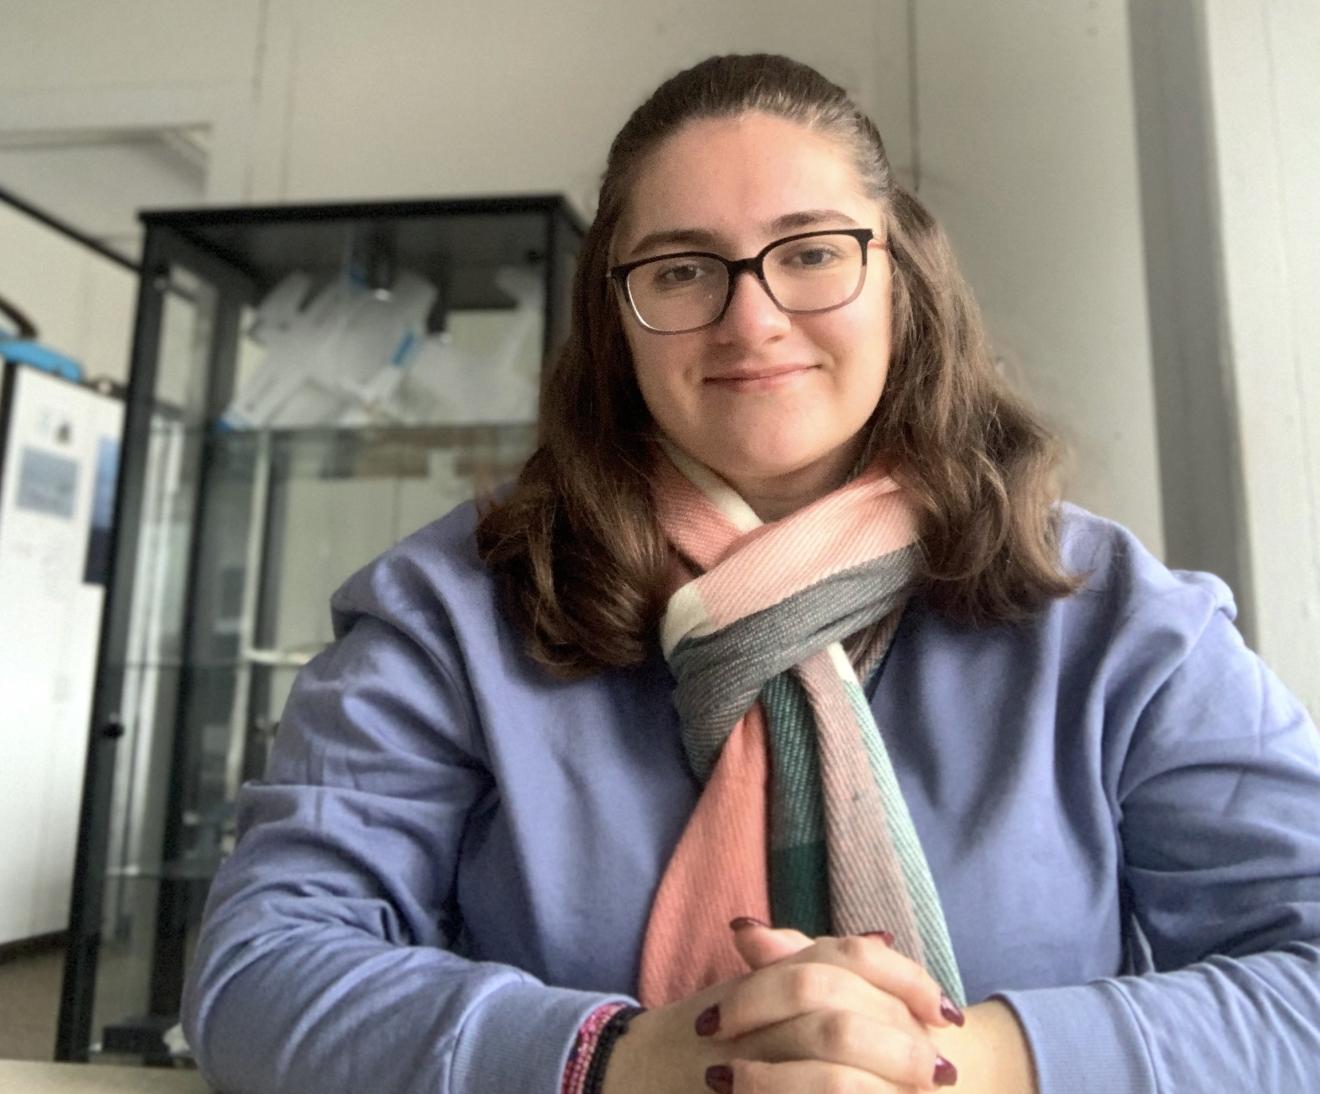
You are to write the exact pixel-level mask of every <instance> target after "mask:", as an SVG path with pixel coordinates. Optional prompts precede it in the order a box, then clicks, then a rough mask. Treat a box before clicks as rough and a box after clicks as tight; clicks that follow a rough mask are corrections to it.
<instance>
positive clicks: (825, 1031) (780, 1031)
mask: <svg viewBox="0 0 1320 1094" xmlns="http://www.w3.org/2000/svg"><path fill="white" fill-rule="evenodd" d="M729 1051H730V1052H732V1053H734V1054H736V1055H737V1056H738V1057H740V1058H750V1059H754V1060H764V1061H767V1062H769V1063H782V1062H786V1061H789V1060H818V1061H821V1062H823V1063H831V1064H840V1065H843V1066H846V1067H850V1068H856V1069H858V1070H860V1071H866V1072H870V1073H871V1074H872V1075H875V1076H876V1077H877V1078H880V1079H885V1080H887V1081H888V1082H891V1083H896V1084H898V1085H899V1086H911V1087H915V1088H918V1089H923V1090H934V1089H935V1088H936V1086H938V1085H941V1084H940V1082H939V1080H938V1078H937V1076H942V1075H943V1071H939V1072H937V1067H938V1066H939V1065H940V1061H941V1057H940V1054H939V1051H938V1049H936V1047H935V1043H934V1042H933V1041H932V1040H931V1039H930V1037H929V1036H928V1035H927V1034H926V1033H925V1032H924V1031H923V1030H922V1029H921V1027H919V1026H916V1025H915V1023H912V1024H910V1025H909V1028H906V1029H900V1028H897V1027H895V1026H892V1025H889V1024H888V1023H885V1022H879V1021H876V1020H875V1019H874V1018H872V1017H870V1016H869V1015H866V1014H863V1013H859V1012H857V1011H849V1010H826V1011H814V1012H812V1013H811V1014H806V1015H803V1016H801V1017H799V1018H793V1019H790V1020H789V1021H787V1022H781V1023H780V1024H779V1025H776V1026H769V1027H766V1028H764V1029H760V1030H757V1031H756V1032H754V1033H750V1034H748V1035H747V1036H745V1037H740V1038H738V1039H737V1040H736V1041H734V1042H732V1043H731V1044H730V1045H729ZM946 1066H947V1065H946Z"/></svg>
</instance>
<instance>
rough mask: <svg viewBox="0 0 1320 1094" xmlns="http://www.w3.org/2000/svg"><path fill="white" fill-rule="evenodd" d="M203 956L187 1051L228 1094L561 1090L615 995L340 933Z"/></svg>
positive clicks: (327, 931)
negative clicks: (597, 1017) (584, 1026)
mask: <svg viewBox="0 0 1320 1094" xmlns="http://www.w3.org/2000/svg"><path fill="white" fill-rule="evenodd" d="M252 950H264V951H265V952H264V953H261V954H260V955H259V956H255V957H254V956H253V955H252V952H251V951H252ZM244 951H247V952H244ZM199 957H200V961H199V967H198V968H197V969H196V970H195V973H194V983H192V984H191V985H190V990H189V993H188V1000H187V1003H188V1006H187V1013H186V1015H185V1025H186V1029H187V1032H188V1035H189V1038H190V1043H191V1045H192V1047H193V1049H194V1052H195V1054H196V1056H197V1058H198V1061H199V1063H200V1065H201V1067H202V1070H203V1072H204V1073H205V1074H206V1075H207V1077H208V1078H210V1079H211V1080H212V1081H213V1082H215V1083H217V1084H218V1085H219V1086H220V1088H221V1089H226V1090H228V1089H233V1090H245V1091H251V1092H253V1094H265V1092H270V1094H275V1092H279V1094H285V1092H298V1094H302V1092H307V1094H313V1092H314V1094H333V1092H335V1091H345V1092H347V1091H358V1090H365V1089H370V1090H372V1091H374V1092H377V1094H404V1092H407V1091H413V1090H436V1091H440V1090H447V1091H455V1092H460V1091H472V1092H474V1094H476V1092H480V1094H495V1092H502V1091H510V1092H512V1091H522V1090H532V1089H543V1090H554V1089H555V1088H556V1081H557V1079H558V1077H559V1075H560V1074H561V1073H562V1069H563V1057H564V1055H565V1052H566V1048H567V1046H568V1045H569V1044H570V1043H571V1042H572V1039H573V1036H574V1034H575V1032H576V1030H577V1028H578V1027H579V1025H580V1024H581V1021H582V1019H583V1018H584V1017H585V1015H586V1014H588V1013H589V1012H590V1011H591V1010H592V1009H593V1008H594V1007H595V1006H597V1005H599V1003H600V1002H601V1001H602V1000H604V999H605V998H608V997H607V996H603V995H600V994H597V993H586V992H576V991H569V990H565V989H557V988H551V987H547V986H546V985H544V984H541V983H540V982H539V981H537V980H535V979H534V978H532V977H530V976H527V975H526V974H525V973H521V972H520V971H518V970H516V969H513V968H511V967H508V966H504V965H495V964H490V963H474V962H469V961H466V960H463V959H462V958H459V957H457V956H455V955H453V954H450V953H447V952H445V951H443V950H440V949H437V948H435V947H430V946H400V945H393V944H389V943H382V942H379V941H377V940H374V939H369V938H366V937H364V936H362V935H361V933H360V932H357V931H354V930H351V929H344V928H333V927H324V928H321V929H317V930H309V931H291V932H288V934H287V936H286V937H284V938H282V939H278V938H269V939H265V940H256V939H254V940H253V943H252V946H251V947H250V948H249V947H235V948H232V949H229V952H228V954H227V955H226V954H225V953H223V952H217V951H214V950H212V951H210V952H206V951H204V952H203V953H201V954H200V955H199Z"/></svg>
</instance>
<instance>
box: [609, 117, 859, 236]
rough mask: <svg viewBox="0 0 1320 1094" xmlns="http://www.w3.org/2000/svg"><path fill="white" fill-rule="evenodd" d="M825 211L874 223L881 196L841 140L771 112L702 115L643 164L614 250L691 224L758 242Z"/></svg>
mask: <svg viewBox="0 0 1320 1094" xmlns="http://www.w3.org/2000/svg"><path fill="white" fill-rule="evenodd" d="M820 209H833V210H838V211H839V212H840V213H842V214H844V216H846V217H848V218H849V219H851V220H853V221H855V222H856V223H858V224H862V225H866V226H872V225H873V224H874V222H875V219H876V215H877V212H878V205H877V202H876V201H874V200H873V199H871V198H869V197H868V196H867V195H866V193H865V190H864V188H863V186H862V182H861V179H860V178H859V177H858V174H857V169H856V167H855V166H854V163H853V159H852V155H851V152H850V149H849V148H848V147H847V146H846V145H845V144H843V143H842V142H841V141H840V140H838V139H837V138H835V137H832V136H827V135H825V134H822V133H818V132H815V131H813V130H811V129H809V128H807V127H806V126H805V125H802V124H801V123H799V122H795V121H791V120H789V119H786V118H777V117H772V116H770V115H766V114H755V113H754V114H745V115H742V116H739V117H736V118H717V119H701V120H699V121H693V122H689V123H687V124H686V125H684V126H683V127H682V128H681V129H679V130H678V131H677V132H676V133H674V134H673V135H672V136H670V137H668V138H666V139H665V140H664V141H662V142H661V143H660V144H659V145H658V146H657V147H656V148H655V149H654V150H653V151H652V152H651V153H650V154H649V155H648V156H647V157H646V159H645V160H644V161H643V162H642V164H641V165H640V167H639V169H638V171H637V175H636V177H635V179H634V180H633V185H632V188H631V190H630V192H629V195H628V201H627V205H626V207H625V209H624V214H623V216H622V218H621V220H620V224H619V228H618V230H617V231H616V233H615V252H616V255H617V256H618V257H620V258H622V257H624V255H625V252H629V251H631V250H632V249H633V244H634V243H635V242H636V241H638V240H641V239H642V238H643V237H645V236H647V235H650V234H654V233H656V232H670V231H686V230H689V229H692V230H697V231H701V232H705V233H708V234H709V235H711V236H712V237H715V238H717V239H720V240H724V241H727V243H728V244H729V245H738V246H750V245H751V243H752V242H754V241H755V239H761V238H762V237H763V236H764V233H765V230H767V229H768V228H769V226H770V225H771V223H772V222H773V221H775V220H777V219H781V218H783V217H784V216H786V215H790V214H793V213H798V212H802V211H804V210H820ZM762 241H764V240H763V239H762Z"/></svg>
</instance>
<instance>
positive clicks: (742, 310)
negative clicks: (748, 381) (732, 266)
mask: <svg viewBox="0 0 1320 1094" xmlns="http://www.w3.org/2000/svg"><path fill="white" fill-rule="evenodd" d="M791 324H792V320H791V319H790V318H789V316H788V315H786V314H785V313H784V312H783V311H781V310H780V308H779V305H778V304H776V303H775V302H774V301H773V300H772V299H771V298H770V294H769V293H768V292H766V288H765V286H764V285H762V284H761V282H760V279H759V278H757V276H756V274H755V273H753V272H752V271H751V270H742V271H740V272H739V274H738V277H737V279H736V280H735V281H734V283H733V299H732V300H730V301H729V307H728V309H727V310H726V311H725V313H724V318H723V319H721V320H720V321H719V323H717V324H716V325H715V333H716V336H717V337H718V338H719V339H720V340H721V341H725V342H747V343H750V344H760V343H761V342H765V341H767V340H768V339H771V338H777V337H778V336H779V335H781V334H783V333H784V332H785V331H787V330H788V329H789V327H790V326H791Z"/></svg>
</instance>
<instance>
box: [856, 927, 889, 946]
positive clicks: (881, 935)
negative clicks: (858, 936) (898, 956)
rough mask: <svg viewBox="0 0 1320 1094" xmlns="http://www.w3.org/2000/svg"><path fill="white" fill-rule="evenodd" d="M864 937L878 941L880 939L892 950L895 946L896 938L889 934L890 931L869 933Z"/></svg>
mask: <svg viewBox="0 0 1320 1094" xmlns="http://www.w3.org/2000/svg"><path fill="white" fill-rule="evenodd" d="M862 937H863V938H878V939H880V941H881V942H883V943H884V944H885V945H886V946H889V947H891V948H892V947H893V945H894V936H893V934H892V933H891V932H889V931H867V932H866V933H865V934H864V935H862Z"/></svg>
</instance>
